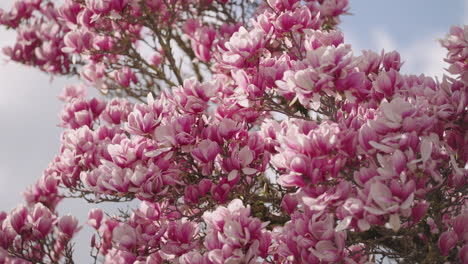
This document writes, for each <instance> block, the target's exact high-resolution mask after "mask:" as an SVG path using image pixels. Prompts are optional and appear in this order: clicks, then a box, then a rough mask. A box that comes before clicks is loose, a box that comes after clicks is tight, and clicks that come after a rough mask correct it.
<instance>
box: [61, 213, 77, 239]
mask: <svg viewBox="0 0 468 264" xmlns="http://www.w3.org/2000/svg"><path fill="white" fill-rule="evenodd" d="M57 225H58V228H59V230H60V232H61V233H62V234H64V235H66V237H67V238H72V237H73V235H74V234H75V233H77V232H78V231H79V230H80V229H81V227H78V220H77V219H76V218H75V217H74V216H72V215H70V214H68V215H64V216H61V217H60V218H59V219H58V223H57Z"/></svg>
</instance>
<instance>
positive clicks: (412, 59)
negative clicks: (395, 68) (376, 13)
mask: <svg viewBox="0 0 468 264" xmlns="http://www.w3.org/2000/svg"><path fill="white" fill-rule="evenodd" d="M445 34H446V33H442V32H436V33H431V34H430V35H424V36H420V37H419V38H417V40H414V41H412V42H409V43H402V42H397V41H396V40H395V38H394V37H393V36H391V35H390V34H389V33H388V32H387V31H385V30H383V29H379V28H376V29H374V30H372V32H371V36H372V43H373V46H374V49H375V50H376V51H380V50H382V49H384V50H385V51H392V50H396V51H398V52H399V53H400V55H401V59H402V61H404V62H405V63H404V65H403V67H402V69H401V71H402V72H403V73H407V74H416V75H419V74H421V73H423V74H425V75H428V76H437V77H439V78H441V77H442V75H443V74H444V73H445V72H444V68H446V67H447V64H446V63H445V62H444V61H443V59H444V57H445V54H446V51H445V49H444V48H443V47H442V46H441V45H440V44H439V42H438V39H439V38H442V37H443V36H444V35H445Z"/></svg>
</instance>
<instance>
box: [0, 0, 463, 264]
mask: <svg viewBox="0 0 468 264" xmlns="http://www.w3.org/2000/svg"><path fill="white" fill-rule="evenodd" d="M26 2H27V1H26ZM26 2H25V3H24V4H25V6H27V8H23V7H21V6H19V5H17V6H15V8H20V9H21V12H20V13H21V15H17V16H16V17H15V16H14V15H12V14H16V13H18V11H11V12H10V13H2V14H1V16H0V17H1V18H2V20H0V21H1V22H2V23H3V24H6V25H9V26H10V27H17V26H18V24H19V21H22V20H23V19H26V21H34V19H36V18H35V17H34V16H33V15H32V14H33V11H34V10H41V8H42V5H41V4H40V1H38V2H37V3H36V2H34V4H33V2H27V3H26ZM230 3H231V1H218V2H212V1H201V2H192V1H173V3H172V2H171V3H167V2H164V1H162V2H159V1H130V0H129V1H116V0H112V1H110V0H109V1H103V0H87V1H71V0H70V1H66V3H65V5H64V6H61V7H59V8H57V9H56V10H58V11H57V12H55V13H54V12H52V13H54V14H55V15H57V16H58V17H60V19H56V20H54V21H56V22H54V23H59V24H60V25H62V27H63V28H62V30H63V32H62V33H63V34H64V39H63V43H62V44H60V45H61V46H60V49H56V50H55V51H57V52H58V50H60V52H62V53H63V54H66V58H67V60H68V62H67V63H70V65H73V66H76V65H80V63H76V58H77V57H78V56H79V57H80V58H81V61H80V62H81V63H82V64H83V65H84V66H83V67H82V68H80V70H79V71H80V74H81V76H82V77H83V79H84V80H85V81H86V84H87V85H92V86H94V87H96V88H98V89H100V90H101V91H107V90H109V89H111V87H114V86H115V85H117V86H118V87H120V88H119V89H121V90H120V91H125V92H126V95H128V96H130V97H131V98H132V99H125V98H123V97H114V98H112V99H109V100H104V99H99V98H91V99H89V98H87V97H86V92H85V88H84V86H82V85H75V86H69V87H67V88H66V89H65V91H64V93H63V94H62V95H61V96H60V98H61V99H62V100H63V101H64V102H65V107H64V109H63V111H62V113H61V114H60V125H61V126H62V127H63V128H64V129H65V131H64V132H63V135H62V142H61V143H62V145H61V148H60V151H59V154H58V155H57V156H56V158H55V159H54V160H53V162H51V163H50V165H49V167H48V168H47V169H46V170H45V172H44V175H43V176H42V178H40V180H39V181H38V182H37V183H36V184H35V185H33V186H32V187H30V188H29V189H28V190H27V191H26V193H25V197H26V201H27V207H26V206H21V207H19V208H17V209H15V210H14V211H12V212H11V213H10V214H9V215H6V214H4V217H3V219H6V220H2V221H3V222H2V225H1V227H2V230H5V231H2V232H3V233H0V235H1V234H5V235H2V236H0V238H2V240H0V242H1V244H0V248H2V249H3V250H4V251H1V252H5V253H4V254H10V255H11V256H14V257H22V258H23V259H26V260H29V261H33V262H34V260H35V259H36V258H37V259H43V258H45V257H49V259H54V260H55V259H57V258H59V257H60V256H62V255H61V252H63V251H66V248H67V243H68V241H69V240H66V239H60V237H66V238H67V239H68V238H70V237H72V236H73V234H74V233H75V232H76V231H78V229H79V228H78V227H77V223H76V221H75V220H74V219H72V218H71V216H62V217H61V218H59V217H58V216H57V215H56V214H55V207H56V205H57V203H58V202H60V200H61V199H62V198H65V197H82V198H85V199H86V200H87V201H89V202H95V203H97V202H104V201H112V202H124V201H130V200H137V201H140V204H139V207H138V208H136V209H133V210H130V211H129V212H127V213H125V214H122V215H116V216H111V215H108V216H104V213H103V211H101V210H100V209H94V210H92V211H91V212H90V213H89V221H88V224H89V225H90V226H91V227H93V228H94V229H96V232H97V233H96V235H97V237H96V235H95V236H93V237H92V239H91V246H92V254H94V255H93V256H94V257H95V258H96V259H98V258H99V257H102V258H103V259H104V262H106V263H181V264H221V263H232V264H234V263H252V264H253V263H282V264H296V263H297V264H298V263H369V262H370V261H371V260H372V259H373V258H375V256H384V257H385V256H391V257H392V258H397V259H404V260H406V261H407V262H408V263H412V262H416V263H419V262H425V263H444V262H454V263H468V238H467V234H468V229H466V228H465V226H468V222H467V221H468V203H467V202H466V195H467V174H468V170H467V168H468V167H467V164H468V163H467V162H468V147H467V146H468V137H467V124H468V90H467V83H468V79H467V78H468V74H467V73H466V72H467V68H468V66H467V63H466V62H467V59H468V58H467V56H468V52H467V50H468V39H467V36H468V27H466V26H465V27H464V28H461V27H456V26H455V27H453V28H452V29H451V30H450V34H449V35H447V36H446V38H444V39H443V40H441V44H442V45H443V46H444V47H445V48H446V49H447V50H448V55H447V58H446V62H447V63H449V64H450V65H449V67H448V72H449V73H450V74H451V75H450V76H444V77H443V78H442V80H437V79H434V78H432V77H429V76H425V75H419V76H416V75H404V74H402V73H400V69H401V67H402V60H401V58H400V55H399V53H398V52H396V51H391V52H381V53H380V54H379V53H375V52H373V51H363V52H362V53H361V54H357V55H356V54H354V53H353V50H352V47H351V46H350V45H349V44H346V43H345V41H344V36H343V34H342V32H340V31H339V30H338V29H336V28H335V26H336V25H337V24H338V23H339V22H340V18H339V16H340V15H343V14H346V13H347V12H348V2H347V1H346V0H324V1H314V0H310V1H296V0H288V1H286V0H284V1H276V0H269V1H264V2H261V3H258V7H256V9H255V10H254V12H253V14H252V17H251V20H250V22H248V21H246V20H245V19H243V20H239V21H236V20H235V19H234V18H233V17H231V16H230V14H231V13H230V12H228V11H224V13H223V12H222V11H219V10H218V9H217V8H222V7H223V6H224V5H229V4H230ZM242 3H243V2H242ZM232 4H233V6H235V4H238V3H237V2H233V3H232ZM49 7H50V8H54V7H53V5H49ZM191 11H193V12H191ZM215 11H216V12H219V13H221V14H222V15H220V16H221V17H224V16H226V19H225V20H226V21H225V23H223V24H222V25H219V24H217V23H216V22H215V20H214V19H209V17H210V14H212V13H210V12H215ZM231 11H232V10H231ZM15 12H16V13H15ZM194 12H195V15H193V14H194ZM216 12H215V13H216ZM226 12H227V13H226ZM234 13H235V14H236V15H237V14H238V13H236V12H234ZM156 14H157V15H156ZM189 14H192V15H193V17H192V16H191V15H189ZM150 15H154V16H155V18H154V20H151V19H148V17H149V16H150ZM176 17H180V20H177V19H176ZM135 18H140V19H135ZM217 18H219V17H217ZM243 18H245V17H243ZM28 19H29V20H28ZM173 25H176V26H173ZM148 30H149V33H148ZM106 32H107V33H108V32H112V34H110V35H109V34H107V33H106ZM171 32H172V33H171ZM177 32H178V33H180V35H178V33H177ZM176 33H177V34H176ZM18 34H19V36H22V35H24V34H23V33H22V30H21V29H20V28H19V29H18ZM148 36H153V38H148ZM164 37H166V39H164ZM171 37H173V38H172V39H171ZM179 37H181V38H179ZM148 39H153V40H155V39H158V40H159V41H158V42H155V43H153V44H155V45H153V46H152V49H153V51H154V54H152V56H150V59H148V61H147V60H146V58H143V55H142V54H140V53H138V52H139V51H138V50H137V49H136V47H138V46H139V45H142V43H140V42H144V41H143V40H148ZM169 40H170V41H169ZM184 40H188V42H187V43H190V46H187V44H186V43H185V42H184ZM22 41H23V40H21V39H20V42H22ZM167 41H169V42H167ZM171 41H172V42H171ZM28 43H31V42H28ZM171 43H177V45H178V46H179V48H180V49H181V50H182V51H183V52H185V53H186V54H188V56H189V57H190V56H191V62H190V63H191V67H192V68H191V71H192V73H193V74H194V75H195V77H192V78H188V77H185V76H183V75H182V72H183V70H184V68H177V67H176V65H175V57H174V55H173V54H172V53H171V51H172V50H171V49H169V46H170V44H171ZM42 45H43V44H42ZM150 46H151V45H150ZM8 52H9V51H8V50H7V53H8ZM19 53H21V52H9V53H8V54H10V55H11V54H19ZM57 54H58V53H57ZM12 58H13V60H15V58H14V57H12ZM36 60H37V59H36V58H33V57H28V58H27V59H22V61H23V62H28V61H36ZM49 63H50V61H49ZM33 65H36V66H37V65H39V64H38V63H37V61H36V62H35V64H33ZM60 65H62V66H63V65H68V64H60ZM200 66H206V71H208V72H209V74H210V76H209V80H206V81H203V80H204V78H206V76H204V75H203V72H202V68H200ZM51 72H54V71H51ZM168 72H170V73H172V75H171V76H169V75H167V74H164V73H168ZM55 73H56V72H55ZM157 81H163V82H165V83H166V84H169V85H170V87H166V88H170V89H160V88H161V83H158V82H157ZM140 85H143V86H145V87H146V88H144V87H143V86H140ZM148 87H150V88H149V91H150V93H148V94H147V95H146V94H145V95H144V96H143V92H147V91H148V90H147V88H148ZM117 91H119V90H118V89H117ZM137 100H138V101H137ZM59 187H65V188H66V189H67V190H68V191H67V192H66V193H60V192H59V191H58V190H59ZM36 211H37V213H36ZM43 218H44V220H43ZM0 219H1V217H0ZM25 219H27V220H25ZM25 223H28V225H26V224H25ZM23 226H27V227H28V228H23ZM55 227H56V229H54V228H55ZM25 230H27V232H29V233H27V234H34V235H33V236H28V235H25V234H26V233H25V232H26V231H25ZM54 230H58V231H54ZM13 231H14V232H13ZM62 234H65V235H62ZM48 235H50V236H51V237H54V238H55V239H56V240H53V241H58V242H57V243H59V244H60V245H59V246H56V247H54V249H55V248H57V249H56V250H55V251H54V252H52V253H47V251H44V250H43V249H41V250H38V251H37V252H42V253H43V254H49V255H47V256H44V255H38V256H35V255H34V256H33V255H31V254H32V253H30V251H27V250H28V248H26V249H22V248H21V249H20V248H17V247H15V246H16V244H15V243H14V242H12V241H14V240H15V238H14V237H15V236H19V237H20V238H18V237H16V240H18V239H29V240H28V241H30V243H31V247H34V246H36V245H38V246H41V245H44V244H47V241H46V242H44V241H43V240H41V237H42V238H43V237H46V236H48ZM3 237H5V239H3ZM57 237H58V238H57ZM37 239H39V240H37ZM50 239H52V238H50ZM3 241H5V242H3ZM37 241H39V242H37ZM415 248H417V249H418V250H416V251H415V250H414V249H415ZM25 250H26V251H25ZM18 252H19V253H18ZM24 252H26V253H24ZM93 252H94V253H93ZM38 254H39V253H38ZM8 258H9V257H8Z"/></svg>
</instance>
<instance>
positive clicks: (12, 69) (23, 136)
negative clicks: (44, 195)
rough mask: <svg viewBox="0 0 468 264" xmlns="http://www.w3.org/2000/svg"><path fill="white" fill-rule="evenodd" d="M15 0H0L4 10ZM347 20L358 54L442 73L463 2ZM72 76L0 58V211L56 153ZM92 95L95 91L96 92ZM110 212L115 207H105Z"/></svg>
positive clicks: (378, 8)
mask: <svg viewBox="0 0 468 264" xmlns="http://www.w3.org/2000/svg"><path fill="white" fill-rule="evenodd" d="M13 2H14V0H0V8H4V9H9V8H10V6H11V5H12V3H13ZM350 6H351V9H350V12H351V13H352V14H353V15H351V16H345V17H343V22H342V24H341V26H340V28H341V29H342V30H343V31H344V34H345V42H347V43H350V44H352V46H353V49H354V51H355V54H360V51H361V50H363V49H371V50H374V51H376V52H380V51H381V50H382V49H384V50H385V51H392V50H397V51H399V52H400V54H401V57H402V60H404V61H405V64H404V66H403V68H402V72H404V73H412V74H420V73H425V74H427V75H432V76H439V79H440V77H441V76H442V74H443V68H444V67H446V64H445V63H444V62H443V61H442V59H443V58H444V56H445V50H444V49H442V48H441V47H440V45H439V44H438V42H437V39H438V38H442V37H443V36H445V34H446V33H447V32H448V31H449V28H450V26H451V25H454V24H458V25H461V24H464V23H465V24H468V0H444V1H441V0H392V1H388V0H387V1H382V0H350ZM14 39H15V34H14V33H13V32H9V31H5V30H4V29H3V28H1V29H0V47H4V46H6V45H10V44H12V43H14ZM76 82H77V80H75V79H67V78H54V79H53V80H52V79H51V78H50V76H47V75H46V74H44V73H41V72H39V71H38V70H36V69H31V68H27V67H24V66H21V65H19V64H16V63H12V62H10V63H8V62H7V58H6V57H5V56H4V55H3V54H1V55H0V211H2V210H3V211H10V210H11V209H12V208H13V207H15V206H16V205H17V204H18V203H21V202H22V200H23V198H22V195H21V193H22V192H23V191H24V190H25V188H26V187H27V185H29V184H32V183H34V182H35V180H36V179H37V178H38V177H39V176H40V175H41V174H42V171H43V170H44V169H45V168H46V166H47V164H48V163H49V162H50V161H51V160H52V159H53V157H54V156H55V155H56V153H58V150H59V146H60V134H61V132H62V129H61V128H59V127H58V126H57V124H58V122H59V120H58V114H59V112H60V110H61V107H62V104H61V102H60V101H59V100H58V99H57V95H58V94H59V93H60V92H61V89H62V88H63V87H64V86H65V85H67V84H73V83H76ZM93 94H95V93H93ZM94 207H96V205H88V204H86V203H85V202H84V201H79V200H71V201H65V202H63V203H62V204H61V205H60V206H59V210H60V211H61V213H73V214H74V215H76V216H77V217H78V218H79V219H80V222H81V223H82V224H83V223H85V222H86V218H87V211H88V210H89V209H90V208H94ZM107 207H112V206H107ZM90 233H91V231H90V230H89V229H86V228H85V229H83V230H82V231H81V233H80V235H79V237H78V239H77V247H76V250H77V252H76V253H77V255H76V260H77V262H78V263H89V262H90V259H89V257H87V256H88V255H89V254H88V252H89V251H88V250H89V238H90Z"/></svg>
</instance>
